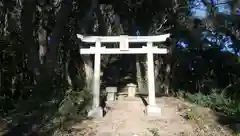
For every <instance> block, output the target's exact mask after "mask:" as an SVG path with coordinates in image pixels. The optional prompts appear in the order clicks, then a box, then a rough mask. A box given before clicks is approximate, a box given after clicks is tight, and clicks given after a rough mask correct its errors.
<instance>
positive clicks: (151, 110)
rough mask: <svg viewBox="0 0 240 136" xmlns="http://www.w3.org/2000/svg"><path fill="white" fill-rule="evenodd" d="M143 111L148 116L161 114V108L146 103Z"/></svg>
mask: <svg viewBox="0 0 240 136" xmlns="http://www.w3.org/2000/svg"><path fill="white" fill-rule="evenodd" d="M145 113H146V115H147V116H150V117H160V116H161V115H162V111H161V108H159V107H158V106H156V105H148V106H147V107H146V110H145Z"/></svg>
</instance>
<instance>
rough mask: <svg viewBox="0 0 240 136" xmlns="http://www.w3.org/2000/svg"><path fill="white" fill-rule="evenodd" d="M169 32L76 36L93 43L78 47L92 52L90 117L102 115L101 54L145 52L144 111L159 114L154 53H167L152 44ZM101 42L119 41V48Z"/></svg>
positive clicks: (161, 40)
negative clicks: (102, 44)
mask: <svg viewBox="0 0 240 136" xmlns="http://www.w3.org/2000/svg"><path fill="white" fill-rule="evenodd" d="M169 36H170V34H164V35H156V36H127V35H120V36H83V35H80V34H77V37H78V38H79V39H81V41H83V42H85V43H95V46H93V47H90V48H83V49H80V54H94V55H95V57H94V77H93V107H92V108H93V109H92V110H91V111H90V112H89V116H91V117H95V118H97V117H102V116H103V110H102V108H101V107H100V73H101V54H147V78H148V80H147V81H148V95H149V96H148V98H149V100H148V101H149V103H148V106H147V108H146V113H147V115H149V116H152V115H156V114H158V115H161V108H159V107H157V105H156V100H155V78H154V59H153V55H154V54H167V53H168V50H167V48H158V47H156V46H153V43H155V42H164V41H166V39H167V38H168V37H169ZM101 43H120V47H119V48H106V47H102V46H101ZM129 43H147V46H142V47H141V48H129Z"/></svg>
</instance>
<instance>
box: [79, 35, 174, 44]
mask: <svg viewBox="0 0 240 136" xmlns="http://www.w3.org/2000/svg"><path fill="white" fill-rule="evenodd" d="M123 36H124V37H126V38H127V39H128V42H129V43H147V42H164V41H166V39H167V38H168V37H170V34H163V35H155V36H126V35H120V36H86V37H85V36H84V35H81V34H77V37H78V38H79V39H81V40H82V41H83V42H86V43H95V42H97V41H100V42H101V43H116V42H120V41H121V40H122V37H123Z"/></svg>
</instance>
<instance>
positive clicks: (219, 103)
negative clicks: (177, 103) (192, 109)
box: [177, 90, 240, 116]
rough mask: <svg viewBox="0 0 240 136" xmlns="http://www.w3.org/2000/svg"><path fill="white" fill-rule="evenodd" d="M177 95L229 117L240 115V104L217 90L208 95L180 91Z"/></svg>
mask: <svg viewBox="0 0 240 136" xmlns="http://www.w3.org/2000/svg"><path fill="white" fill-rule="evenodd" d="M177 95H178V96H179V97H184V98H185V99H186V100H188V101H190V102H193V103H195V104H198V105H201V106H204V107H209V108H211V109H214V110H216V111H220V112H223V113H225V114H226V115H228V116H237V115H239V114H240V103H239V102H237V101H236V100H234V99H231V98H230V97H228V96H227V95H226V94H224V93H218V91H216V90H213V91H212V93H210V94H208V95H205V94H203V93H195V94H191V93H184V92H183V91H179V92H178V94H177Z"/></svg>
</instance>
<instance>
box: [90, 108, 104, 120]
mask: <svg viewBox="0 0 240 136" xmlns="http://www.w3.org/2000/svg"><path fill="white" fill-rule="evenodd" d="M88 117H92V118H95V119H98V118H102V117H103V109H102V107H97V108H94V109H91V110H90V111H89V112H88Z"/></svg>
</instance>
